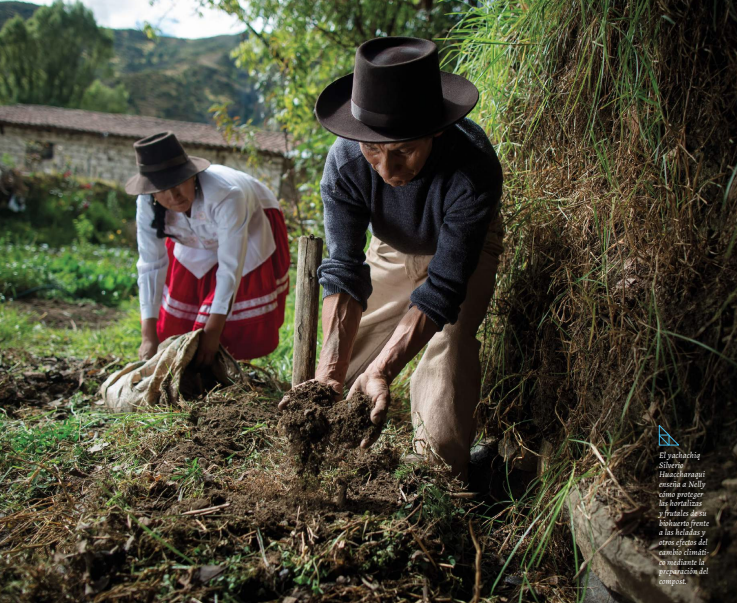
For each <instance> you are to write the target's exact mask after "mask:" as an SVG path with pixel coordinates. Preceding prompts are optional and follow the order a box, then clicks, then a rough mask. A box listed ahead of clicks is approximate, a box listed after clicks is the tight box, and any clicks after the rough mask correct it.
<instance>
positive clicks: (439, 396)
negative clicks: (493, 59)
mask: <svg viewBox="0 0 737 603" xmlns="http://www.w3.org/2000/svg"><path fill="white" fill-rule="evenodd" d="M477 101H478V91H477V90H476V87H475V86H474V85H473V84H472V83H471V82H469V81H468V80H466V79H465V78H463V77H461V76H459V75H455V74H452V73H446V72H443V71H441V70H440V64H439V60H438V49H437V47H436V46H435V44H434V43H432V42H431V41H429V40H422V39H418V38H395V37H387V38H377V39H375V40H370V41H368V42H366V43H365V44H362V45H361V46H360V47H359V48H358V50H357V51H356V62H355V70H354V73H351V74H348V75H346V76H344V77H342V78H340V79H338V80H336V81H335V82H333V83H332V84H330V85H329V86H328V87H327V88H326V89H325V90H323V92H322V94H321V95H320V97H319V98H318V100H317V105H316V107H315V114H316V115H317V119H318V120H319V122H320V123H321V124H322V126H323V127H324V128H326V129H327V130H329V131H330V132H332V133H334V134H337V135H338V139H337V140H336V141H335V143H334V144H333V146H332V148H331V149H330V153H329V154H328V157H327V161H326V163H325V170H324V172H323V177H322V183H321V193H322V200H323V205H324V216H325V234H326V238H327V247H328V251H329V255H330V257H329V258H327V259H325V260H323V262H322V265H321V266H320V268H319V270H318V275H319V279H320V284H321V285H322V287H323V292H324V296H325V298H324V300H323V314H322V326H323V337H324V343H323V347H322V351H321V353H320V362H319V364H318V367H317V371H316V379H317V380H318V381H321V382H323V383H325V384H327V385H329V386H332V387H333V388H334V389H335V390H336V395H341V394H342V391H343V387H344V386H345V385H347V386H352V390H353V391H362V392H364V393H365V394H367V395H369V396H370V397H371V398H372V399H373V400H374V402H375V406H374V410H373V412H372V417H371V418H372V420H373V421H374V423H376V424H381V423H382V422H383V421H384V418H385V417H386V412H387V407H388V404H389V401H390V391H389V386H390V384H391V382H392V380H393V379H394V378H395V377H396V376H397V374H399V372H400V371H401V370H402V368H404V366H406V365H407V364H408V363H409V361H410V360H411V359H412V358H413V357H414V356H415V355H417V354H418V353H420V352H421V350H422V349H423V348H424V347H425V346H427V348H426V351H425V353H424V355H423V356H422V359H421V360H420V362H419V363H418V365H417V368H416V369H415V370H414V373H413V375H412V379H411V382H410V398H411V404H412V421H413V424H414V426H415V449H416V451H417V452H418V453H421V454H422V455H426V457H423V458H428V460H433V459H437V458H439V459H441V460H442V461H444V462H445V463H447V464H448V465H450V467H451V468H452V469H453V471H454V473H455V474H456V475H459V476H460V477H461V478H464V479H465V478H466V477H467V476H468V466H469V458H470V456H469V453H470V446H471V442H472V440H473V438H474V435H475V430H476V425H475V422H474V410H475V408H476V405H477V404H478V402H479V395H480V388H481V366H480V361H479V348H480V344H479V342H478V341H477V339H476V333H477V332H478V327H479V325H480V324H481V322H482V320H483V319H484V317H485V315H486V311H487V308H488V305H489V301H490V299H491V296H492V294H493V291H494V277H495V273H496V269H497V266H498V264H499V255H500V254H501V252H502V249H503V247H502V236H503V230H502V222H501V217H500V214H499V207H500V198H501V192H502V170H501V166H500V164H499V160H498V159H497V156H496V153H495V152H494V148H493V147H492V145H491V143H490V142H489V139H488V138H487V136H486V134H485V133H484V131H483V130H482V129H481V128H480V127H479V126H478V125H476V124H475V123H473V122H472V121H471V120H469V119H466V118H465V116H466V115H467V114H468V113H469V112H470V111H471V110H472V109H473V107H474V105H475V104H476V102H477ZM367 229H370V230H371V232H372V234H373V236H372V238H371V243H370V244H369V246H368V249H367V250H366V252H365V253H364V248H365V233H366V230H367ZM288 399H289V398H288V397H286V398H285V399H284V400H283V401H282V403H281V404H280V407H282V408H284V407H285V406H286V405H287V404H288V403H289V402H288ZM371 443H372V440H370V439H367V440H366V441H364V442H363V443H362V446H363V447H366V446H369V445H371Z"/></svg>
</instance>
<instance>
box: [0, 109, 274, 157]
mask: <svg viewBox="0 0 737 603" xmlns="http://www.w3.org/2000/svg"><path fill="white" fill-rule="evenodd" d="M3 124H6V125H14V126H27V127H30V128H43V129H54V130H64V131H74V132H89V133H95V134H102V135H105V136H119V137H121V138H132V139H139V138H145V137H146V136H150V135H151V134H155V133H156V132H165V131H171V132H174V133H175V134H176V135H177V138H178V139H179V140H180V141H181V142H182V143H184V144H187V143H190V144H198V145H204V146H208V147H219V148H232V147H233V146H234V145H232V144H229V143H228V142H227V141H226V140H225V139H224V138H223V135H222V134H221V133H220V132H219V131H218V129H217V128H216V127H215V126H213V125H210V124H200V123H195V122H189V121H176V120H173V119H160V118H158V117H146V116H143V115H123V114H117V113H99V112H97V111H83V110H82V109H62V108H60V107H46V106H44V105H7V106H0V125H3ZM254 133H255V136H254V139H253V142H254V144H255V145H256V147H257V148H258V150H259V151H265V152H267V153H277V154H280V155H283V154H285V153H286V152H287V146H286V139H285V136H284V134H281V133H279V132H267V131H265V130H258V129H254Z"/></svg>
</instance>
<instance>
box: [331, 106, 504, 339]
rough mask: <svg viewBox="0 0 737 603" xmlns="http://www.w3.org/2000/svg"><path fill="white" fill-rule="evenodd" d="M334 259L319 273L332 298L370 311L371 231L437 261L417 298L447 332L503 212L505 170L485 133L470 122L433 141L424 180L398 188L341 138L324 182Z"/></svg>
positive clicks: (416, 292)
mask: <svg viewBox="0 0 737 603" xmlns="http://www.w3.org/2000/svg"><path fill="white" fill-rule="evenodd" d="M320 188H321V192H322V200H323V204H324V210H325V234H326V238H327V246H328V251H329V253H330V257H329V258H327V259H325V260H323V262H322V265H321V266H320V268H319V269H318V276H319V279H320V284H321V285H322V286H323V290H324V297H327V296H328V295H334V294H336V293H339V292H341V291H345V292H346V293H348V294H349V295H351V296H352V297H353V298H354V299H356V300H357V301H358V302H359V303H360V304H361V305H362V306H363V309H364V310H365V309H366V301H367V300H368V298H369V296H370V295H371V291H372V288H371V275H370V269H369V266H368V264H366V263H365V260H366V256H365V254H364V252H363V250H364V247H365V244H366V230H367V229H368V228H370V230H371V232H372V233H373V234H375V235H376V236H377V237H379V239H381V240H382V241H384V242H385V243H387V244H389V245H390V246H391V247H394V248H395V249H397V250H398V251H400V252H402V253H407V254H422V255H430V254H434V257H433V258H432V260H431V261H430V265H429V267H428V277H427V280H426V281H425V282H424V283H423V284H422V285H420V286H419V287H417V289H415V290H414V291H413V292H412V295H411V297H410V302H411V304H413V305H415V306H417V307H418V308H419V309H420V310H421V311H422V312H424V313H425V314H426V315H427V316H428V317H430V318H431V319H432V320H433V321H434V322H435V323H436V324H437V325H438V326H439V327H440V328H442V327H443V325H445V324H447V323H451V324H452V323H454V322H455V321H456V320H457V319H458V312H459V309H460V305H461V303H462V302H463V300H464V299H465V297H466V287H467V285H468V280H469V278H470V277H471V274H472V273H473V271H474V270H475V268H476V265H477V264H478V260H479V255H480V254H481V248H482V245H483V242H484V237H485V236H486V231H487V229H488V227H489V223H490V222H491V220H492V218H493V217H494V216H495V215H496V214H497V212H498V211H499V204H500V199H501V194H502V169H501V166H500V165H499V160H498V159H497V156H496V153H495V152H494V148H493V147H492V146H491V143H490V142H489V139H488V138H487V137H486V134H485V133H484V131H483V130H482V129H481V128H480V127H479V126H478V125H477V124H475V123H474V122H472V121H471V120H469V119H464V120H462V121H460V122H459V123H457V124H455V125H454V126H452V127H451V128H449V129H448V130H446V131H445V133H444V134H443V135H442V136H440V137H438V138H435V139H433V148H432V152H431V153H430V156H429V157H428V159H427V162H426V163H425V165H424V167H423V168H422V170H421V171H420V173H419V174H417V176H416V177H415V178H414V179H413V180H412V181H411V182H409V183H408V184H406V185H405V186H400V187H396V188H392V187H391V186H389V185H388V184H386V183H384V181H383V180H382V179H381V177H380V176H379V174H377V173H376V172H375V171H374V170H373V169H371V166H370V164H369V163H368V161H366V159H365V158H364V157H363V155H362V154H361V149H360V148H359V145H358V143H357V142H354V141H351V140H346V139H344V138H338V140H336V141H335V144H333V146H332V148H331V149H330V153H329V154H328V158H327V162H326V163H325V171H324V173H323V177H322V182H321V186H320Z"/></svg>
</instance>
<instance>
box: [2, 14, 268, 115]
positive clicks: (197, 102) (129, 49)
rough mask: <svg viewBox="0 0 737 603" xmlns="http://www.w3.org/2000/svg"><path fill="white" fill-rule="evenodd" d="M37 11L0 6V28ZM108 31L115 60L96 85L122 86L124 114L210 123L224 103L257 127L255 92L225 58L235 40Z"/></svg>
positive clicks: (258, 106) (257, 98) (260, 105)
mask: <svg viewBox="0 0 737 603" xmlns="http://www.w3.org/2000/svg"><path fill="white" fill-rule="evenodd" d="M37 8H39V7H38V5H36V4H31V3H29V2H0V27H2V25H3V24H4V23H5V21H7V20H8V19H10V18H12V17H13V16H14V15H16V14H18V15H20V16H21V17H22V18H23V19H28V18H29V17H30V16H31V15H33V13H34V12H35V11H36V9H37ZM111 31H112V33H113V38H114V48H115V57H114V58H113V60H112V61H111V63H110V68H109V69H108V70H107V72H106V73H104V74H101V79H102V80H103V81H104V82H105V83H106V84H107V85H109V86H114V85H116V84H119V83H122V84H124V85H125V87H126V89H127V90H128V93H129V95H130V97H129V111H128V112H129V113H133V114H136V115H149V116H154V117H164V118H169V119H179V120H184V121H195V122H210V121H212V118H211V115H210V113H209V111H208V109H209V108H210V107H211V106H212V105H213V104H215V103H218V104H220V103H229V104H230V114H231V116H238V117H240V118H241V120H242V121H246V120H248V119H252V120H253V121H254V123H256V124H260V123H262V122H263V118H264V107H263V103H262V102H261V101H260V94H259V92H258V91H257V90H255V89H254V88H253V87H252V86H251V85H250V84H249V81H248V75H247V74H246V73H244V72H242V71H240V70H238V69H237V68H236V67H235V64H234V61H233V59H231V58H230V53H231V52H232V51H233V49H234V48H236V47H237V46H238V44H239V42H240V41H241V36H240V35H225V36H215V37H212V38H201V39H197V40H186V39H180V38H171V37H165V36H160V37H159V38H158V39H156V40H155V41H154V40H150V39H149V38H148V37H146V35H145V34H144V33H143V32H142V31H137V30H132V29H113V30H111Z"/></svg>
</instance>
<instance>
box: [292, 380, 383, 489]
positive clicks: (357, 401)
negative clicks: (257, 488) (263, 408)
mask: <svg viewBox="0 0 737 603" xmlns="http://www.w3.org/2000/svg"><path fill="white" fill-rule="evenodd" d="M287 401H288V403H287V408H286V410H285V411H284V412H283V414H282V418H281V419H280V421H279V433H280V434H281V435H283V436H284V437H286V438H287V441H288V442H289V448H290V452H291V453H292V455H293V457H294V460H295V462H296V464H297V468H298V470H299V471H300V472H307V473H312V474H314V475H317V474H318V473H319V472H320V469H321V468H322V466H323V463H325V462H326V461H328V462H329V461H331V460H334V458H333V457H335V455H337V454H339V453H340V451H341V450H342V449H345V448H357V447H358V446H359V445H360V444H361V441H362V440H363V439H364V438H370V437H373V436H375V435H376V434H377V432H378V431H380V429H381V428H380V427H377V426H376V425H374V424H373V423H372V422H371V411H372V410H373V408H374V403H373V401H372V400H371V399H370V398H369V397H368V396H366V395H364V394H362V393H355V394H353V396H351V397H350V399H348V400H341V401H340V402H333V390H331V389H330V388H329V387H327V386H326V385H323V384H322V383H318V382H317V381H312V382H310V383H307V384H305V385H303V386H302V387H300V388H299V389H297V390H293V391H291V392H289V393H288V394H287ZM331 464H332V463H331Z"/></svg>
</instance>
